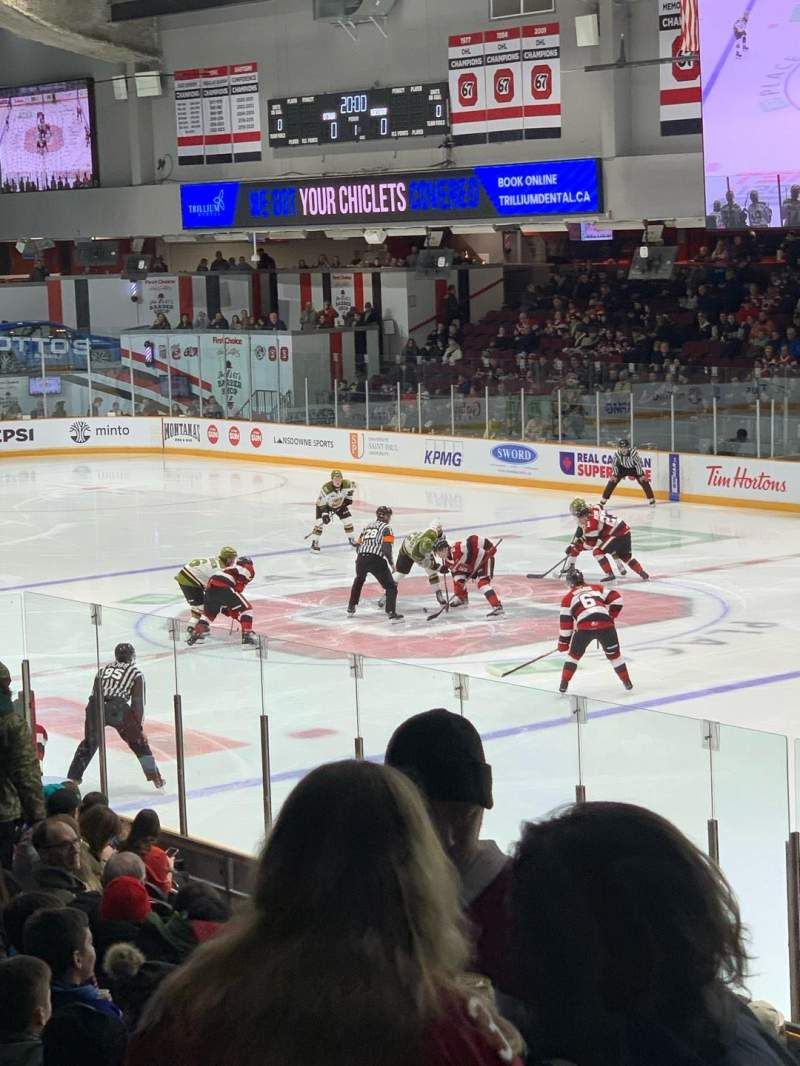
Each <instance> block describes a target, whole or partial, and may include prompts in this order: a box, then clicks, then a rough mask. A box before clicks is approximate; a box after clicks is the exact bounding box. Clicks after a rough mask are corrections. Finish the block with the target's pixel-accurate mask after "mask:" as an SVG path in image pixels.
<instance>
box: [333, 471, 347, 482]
mask: <svg viewBox="0 0 800 1066" xmlns="http://www.w3.org/2000/svg"><path fill="white" fill-rule="evenodd" d="M337 477H338V479H339V480H340V481H344V474H343V473H342V472H341V470H331V481H335V480H336V479H337Z"/></svg>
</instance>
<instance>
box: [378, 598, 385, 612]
mask: <svg viewBox="0 0 800 1066" xmlns="http://www.w3.org/2000/svg"><path fill="white" fill-rule="evenodd" d="M378 606H379V607H380V609H381V610H383V608H384V607H385V606H386V597H385V596H381V598H380V599H379V600H378Z"/></svg>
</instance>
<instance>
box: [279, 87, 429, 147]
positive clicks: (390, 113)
mask: <svg viewBox="0 0 800 1066" xmlns="http://www.w3.org/2000/svg"><path fill="white" fill-rule="evenodd" d="M447 101H448V87H447V84H446V83H445V82H441V83H440V82H437V83H433V84H427V85H399V86H396V87H394V88H380V89H356V90H353V91H350V92H339V93H318V94H316V95H314V96H290V97H285V98H283V99H277V100H270V101H269V109H268V110H269V143H270V146H271V147H272V148H299V147H302V146H304V145H314V144H326V145H329V144H353V143H354V142H357V141H381V140H389V139H392V138H401V137H402V138H404V137H426V136H428V137H429V136H432V135H436V134H441V133H446V132H447V130H448V129H449V115H448V103H447Z"/></svg>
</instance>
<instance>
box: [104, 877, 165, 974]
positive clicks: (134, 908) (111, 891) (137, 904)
mask: <svg viewBox="0 0 800 1066" xmlns="http://www.w3.org/2000/svg"><path fill="white" fill-rule="evenodd" d="M152 907H153V905H152V902H151V900H150V896H149V895H148V894H147V889H146V888H145V886H144V884H143V883H142V882H141V881H140V880H139V879H138V878H136V877H115V878H114V879H113V880H112V881H109V882H108V884H107V885H105V887H104V888H103V895H102V898H101V900H100V904H99V907H98V910H97V912H96V915H95V917H94V920H93V922H92V928H93V932H94V942H95V949H96V951H97V957H98V959H99V961H100V965H101V966H102V963H103V957H104V956H105V953H106V951H107V949H108V948H109V947H110V946H111V945H112V944H118V943H119V942H120V941H121V940H127V941H131V942H133V941H135V940H136V938H137V936H138V935H139V932H140V930H141V929H142V926H143V924H144V923H145V922H146V921H147V919H148V916H149V915H150V913H151V911H152Z"/></svg>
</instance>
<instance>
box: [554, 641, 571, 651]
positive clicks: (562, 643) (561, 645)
mask: <svg viewBox="0 0 800 1066" xmlns="http://www.w3.org/2000/svg"><path fill="white" fill-rule="evenodd" d="M568 648H569V641H568V640H559V642H558V646H557V647H556V651H561V652H563V651H567V649H568Z"/></svg>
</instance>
